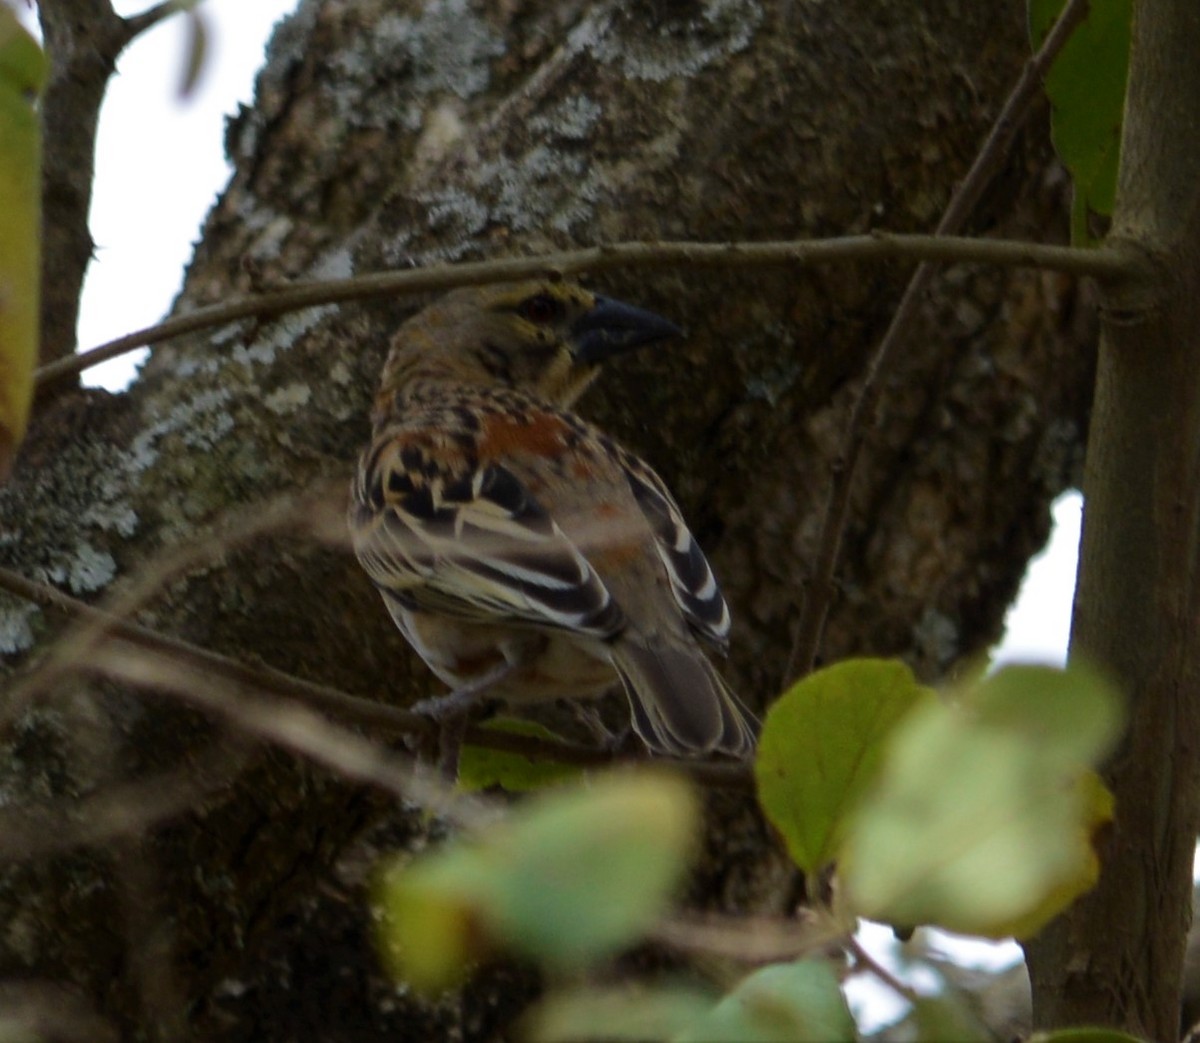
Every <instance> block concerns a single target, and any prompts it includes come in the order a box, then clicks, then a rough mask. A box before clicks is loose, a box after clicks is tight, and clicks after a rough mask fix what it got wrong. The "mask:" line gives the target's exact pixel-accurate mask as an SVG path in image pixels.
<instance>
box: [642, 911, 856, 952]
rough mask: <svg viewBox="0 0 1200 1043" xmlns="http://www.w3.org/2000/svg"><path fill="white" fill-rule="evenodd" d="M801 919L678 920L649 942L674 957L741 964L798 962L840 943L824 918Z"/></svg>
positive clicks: (841, 936) (839, 931)
mask: <svg viewBox="0 0 1200 1043" xmlns="http://www.w3.org/2000/svg"><path fill="white" fill-rule="evenodd" d="M799 916H800V919H798V920H797V919H781V918H778V917H769V916H749V917H747V916H719V915H716V914H713V915H707V916H690V917H683V916H677V917H673V918H671V919H669V920H663V921H662V922H660V923H659V924H658V925H657V926H655V927H654V929H653V930H652V931H651V932H650V938H651V939H652V940H653V941H655V942H658V943H659V944H661V945H666V946H669V947H670V948H672V949H675V950H676V951H678V952H684V953H691V954H693V955H700V956H719V957H721V958H723V959H729V960H737V961H738V962H739V963H778V962H781V961H783V960H798V959H800V958H801V957H803V956H807V955H809V954H811V953H815V952H820V951H822V950H823V949H826V948H828V947H829V946H831V945H835V944H840V943H844V942H845V940H846V932H845V929H844V928H842V927H840V926H838V925H837V924H835V923H834V922H833V920H832V919H831V918H830V917H828V916H820V915H818V914H817V913H815V912H814V911H812V910H801V911H800V914H799Z"/></svg>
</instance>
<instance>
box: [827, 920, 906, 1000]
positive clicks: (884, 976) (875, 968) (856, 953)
mask: <svg viewBox="0 0 1200 1043" xmlns="http://www.w3.org/2000/svg"><path fill="white" fill-rule="evenodd" d="M845 946H846V952H848V953H849V954H850V955H851V956H852V957H854V962H855V963H856V964H857V965H858V966H859V967H861V968H862V969H863V970H865V971H869V972H870V973H871V974H873V975H874V976H875V977H876V978H878V979H879V980H880V981H881V982H883V984H884V985H886V986H887V987H888V988H889V989H891V990H892V991H893V992H894V993H896V995H897V996H900V997H901V998H902V999H905V1000H907V1001H908V1002H909V1003H913V1004H916V1003H919V1002H920V1001H921V994H920V993H919V992H917V990H916V989H914V988H913V987H912V986H911V985H906V984H905V983H904V982H902V981H901V980H900V979H899V978H897V977H896V976H895V975H894V974H893V973H892V972H891V971H889V970H888V969H887V968H886V967H885V966H884V965H883V964H882V963H880V962H879V961H878V960H876V959H875V957H874V956H872V955H871V954H870V953H869V952H867V950H866V949H864V948H863V946H862V942H860V941H859V940H858V939H857V938H856V937H854V935H850V937H849V938H847V939H846V941H845Z"/></svg>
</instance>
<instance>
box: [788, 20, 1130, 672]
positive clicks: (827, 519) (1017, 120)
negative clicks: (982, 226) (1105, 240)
mask: <svg viewBox="0 0 1200 1043" xmlns="http://www.w3.org/2000/svg"><path fill="white" fill-rule="evenodd" d="M1087 10H1088V0H1069V2H1068V4H1067V6H1066V8H1065V9H1064V10H1063V12H1062V14H1061V15H1060V16H1059V19H1058V21H1057V22H1056V23H1055V25H1054V28H1053V29H1051V30H1050V32H1049V34H1047V36H1046V39H1045V40H1044V41H1043V42H1042V45H1041V47H1039V48H1038V51H1037V53H1036V54H1035V55H1034V56H1033V57H1032V58H1031V59H1030V60H1029V61H1028V62H1027V63H1026V65H1025V69H1024V70H1023V72H1022V73H1021V77H1020V79H1019V80H1018V81H1017V84H1016V86H1015V87H1014V88H1013V90H1012V93H1011V94H1010V95H1009V97H1008V100H1007V101H1006V102H1005V104H1004V107H1003V108H1002V109H1001V111H1000V115H999V116H998V117H997V118H996V122H995V124H994V126H993V127H992V129H991V132H990V133H989V134H988V136H987V139H986V140H985V141H984V143H983V146H982V148H981V149H980V152H979V154H978V155H977V156H976V157H975V162H974V163H972V164H971V169H970V170H969V171H968V172H967V176H966V177H965V178H963V180H962V182H961V184H960V185H959V186H958V189H957V190H956V191H955V193H954V195H953V197H952V198H951V200H950V204H949V206H947V208H946V212H945V213H944V214H943V215H942V219H941V221H939V222H938V226H937V233H936V237H935V241H937V239H938V238H941V237H943V236H952V235H954V234H956V233H957V232H959V231H960V230H961V228H962V226H963V224H964V223H965V222H966V219H967V217H968V216H969V215H970V213H971V211H972V210H974V208H975V206H976V204H977V203H978V202H979V199H980V197H981V196H982V195H983V192H984V189H985V188H986V187H987V185H988V183H989V182H990V181H991V179H992V177H993V175H994V174H995V172H996V170H998V169H999V167H1000V165H1001V164H1002V162H1003V160H1004V156H1005V155H1006V154H1007V152H1008V149H1009V147H1010V146H1011V144H1012V140H1013V137H1014V136H1015V135H1016V133H1017V130H1018V129H1019V128H1020V127H1021V125H1022V124H1023V123H1024V121H1025V119H1026V117H1027V116H1028V115H1029V111H1030V108H1031V106H1032V103H1033V100H1034V98H1035V96H1036V94H1037V91H1038V89H1039V88H1040V87H1041V84H1042V80H1043V78H1044V77H1045V75H1046V72H1047V71H1048V70H1049V68H1050V65H1051V64H1052V63H1053V61H1054V58H1055V57H1056V56H1057V54H1058V53H1059V51H1060V50H1062V47H1063V45H1064V44H1065V43H1066V42H1067V39H1068V38H1069V37H1070V35H1071V33H1072V32H1074V30H1075V28H1076V27H1077V26H1078V25H1079V24H1080V23H1081V22H1082V21H1083V20H1084V18H1085V17H1086V16H1087ZM1071 252H1078V251H1071ZM1084 252H1086V251H1084ZM1106 252H1108V251H1106ZM1111 256H1112V257H1113V259H1114V260H1115V259H1116V258H1118V257H1120V256H1123V255H1122V253H1121V252H1119V251H1118V252H1113V253H1111ZM933 275H934V269H933V267H932V265H931V264H929V263H928V261H922V263H921V264H919V265H918V266H917V270H916V271H915V272H914V273H913V275H912V278H911V279H910V280H909V283H908V286H907V288H906V289H905V291H904V296H903V297H902V298H901V299H900V304H899V305H898V306H897V308H896V312H895V314H894V315H893V316H892V321H891V324H890V325H889V326H888V329H887V332H886V333H884V335H883V339H882V340H881V341H880V343H879V347H878V348H877V349H876V350H875V354H874V356H873V357H872V358H871V360H870V362H869V364H868V366H867V372H866V374H865V376H864V377H863V382H862V386H861V388H860V389H859V393H858V398H857V399H856V400H855V402H854V405H853V407H852V408H851V411H850V419H849V422H848V424H847V431H846V438H845V442H844V444H843V446H842V451H841V456H840V459H839V460H838V462H837V465H836V466H835V467H834V468H833V473H832V481H831V486H830V492H829V500H828V502H827V505H826V509H825V516H824V519H823V520H822V523H821V535H820V538H819V540H818V544H817V557H816V562H815V565H814V568H813V576H812V579H811V580H810V582H809V584H808V587H807V590H806V592H805V597H804V607H803V610H802V612H801V613H800V620H799V623H798V625H797V628H796V636H795V639H794V640H793V643H792V651H791V654H790V655H789V657H788V665H787V674H786V676H785V678H784V680H785V682H786V681H789V680H791V679H792V678H795V677H797V676H803V675H805V674H808V673H811V672H812V670H813V668H814V667H815V665H816V662H817V657H818V654H819V652H820V648H821V639H822V636H823V634H824V631H825V620H826V618H827V616H828V614H829V607H830V604H831V603H832V601H833V594H834V582H833V574H834V570H835V568H836V566H837V562H838V559H839V557H840V554H841V546H842V537H843V536H844V534H845V531H846V521H847V518H848V517H849V512H850V493H851V490H852V488H853V484H854V474H855V470H856V467H857V464H858V459H859V455H860V453H861V451H862V447H863V444H864V442H865V441H866V436H867V431H868V430H869V429H870V427H871V425H872V424H873V422H874V419H875V411H876V408H877V406H878V405H879V399H880V396H881V394H882V392H883V386H884V381H883V374H884V373H885V372H886V370H887V369H888V366H889V365H890V364H891V362H892V359H893V357H894V356H895V354H896V350H897V347H898V345H899V344H901V343H902V342H903V341H904V340H905V338H906V337H908V335H909V334H910V333H911V331H912V328H913V325H914V323H915V321H916V318H917V313H918V311H919V309H920V306H921V302H922V301H923V299H924V297H925V294H926V292H927V291H928V289H929V285H930V283H931V282H932V281H933ZM1134 277H1136V276H1134Z"/></svg>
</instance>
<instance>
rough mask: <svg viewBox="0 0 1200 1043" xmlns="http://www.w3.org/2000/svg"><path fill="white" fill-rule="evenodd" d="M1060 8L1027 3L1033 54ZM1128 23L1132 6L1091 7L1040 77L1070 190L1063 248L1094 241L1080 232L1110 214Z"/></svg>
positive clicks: (1047, 2)
mask: <svg viewBox="0 0 1200 1043" xmlns="http://www.w3.org/2000/svg"><path fill="white" fill-rule="evenodd" d="M1064 4H1065V0H1030V3H1029V29H1030V36H1031V38H1032V40H1033V44H1034V47H1035V48H1036V47H1038V46H1040V45H1041V42H1042V40H1043V39H1044V38H1045V36H1046V34H1047V33H1048V32H1049V31H1050V28H1051V27H1052V26H1053V24H1054V22H1055V20H1056V19H1057V18H1058V16H1059V14H1060V13H1061V12H1062V9H1063V7H1064ZM1131 22H1132V0H1091V2H1090V4H1089V6H1088V15H1087V18H1086V19H1085V20H1084V22H1083V23H1082V24H1081V25H1080V26H1079V27H1078V28H1077V29H1076V30H1075V32H1074V33H1073V34H1072V36H1071V38H1070V39H1069V40H1068V41H1067V43H1066V45H1065V46H1064V47H1063V49H1062V51H1061V52H1060V53H1059V55H1058V57H1057V58H1056V59H1055V61H1054V64H1053V65H1052V66H1051V68H1050V71H1049V73H1048V74H1047V76H1046V95H1047V97H1049V99H1050V105H1051V109H1052V114H1051V121H1050V136H1051V137H1052V138H1053V140H1054V147H1055V149H1057V151H1058V154H1059V156H1060V157H1062V161H1063V163H1064V164H1065V165H1066V167H1067V169H1068V170H1069V171H1070V172H1071V177H1072V179H1073V180H1074V185H1075V199H1074V203H1073V205H1072V215H1071V241H1072V242H1073V243H1075V244H1076V245H1077V246H1083V245H1089V244H1093V243H1094V242H1095V239H1094V238H1093V237H1092V236H1091V234H1090V233H1089V231H1088V227H1087V216H1088V213H1089V212H1092V213H1097V214H1102V215H1105V216H1108V215H1111V214H1112V208H1113V201H1114V197H1115V195H1116V186H1117V164H1118V160H1119V158H1120V148H1121V119H1122V116H1123V113H1124V106H1125V86H1126V81H1127V79H1128V75H1129V44H1130V26H1131Z"/></svg>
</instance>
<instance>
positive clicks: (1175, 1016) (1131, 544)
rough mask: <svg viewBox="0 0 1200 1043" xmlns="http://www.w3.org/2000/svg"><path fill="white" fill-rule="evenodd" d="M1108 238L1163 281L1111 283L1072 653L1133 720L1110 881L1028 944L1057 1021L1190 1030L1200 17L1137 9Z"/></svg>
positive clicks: (1122, 755)
mask: <svg viewBox="0 0 1200 1043" xmlns="http://www.w3.org/2000/svg"><path fill="white" fill-rule="evenodd" d="M1133 25H1134V37H1133V51H1132V56H1131V65H1130V82H1129V94H1128V99H1127V102H1126V109H1125V114H1126V115H1125V126H1124V140H1123V142H1122V146H1121V172H1120V177H1119V181H1118V193H1117V203H1116V208H1115V212H1114V215H1113V229H1112V233H1111V237H1110V238H1111V239H1112V241H1114V242H1123V243H1126V244H1128V246H1129V247H1130V248H1131V249H1137V250H1141V251H1144V252H1145V253H1146V254H1147V255H1148V256H1150V257H1151V258H1152V259H1153V260H1154V261H1155V262H1156V264H1157V266H1158V267H1159V269H1160V271H1161V278H1160V279H1159V280H1158V281H1157V282H1156V285H1155V286H1154V288H1153V290H1151V291H1148V292H1147V291H1143V292H1140V293H1138V294H1136V295H1129V294H1125V295H1116V294H1114V295H1111V296H1110V298H1109V299H1107V300H1105V301H1104V314H1105V316H1106V318H1107V321H1105V323H1104V326H1103V334H1102V336H1101V340H1100V358H1099V371H1098V374H1097V382H1096V398H1095V405H1094V410H1093V416H1092V426H1091V433H1090V439H1089V447H1088V457H1087V468H1086V472H1085V479H1084V493H1085V499H1086V503H1087V508H1086V511H1085V514H1084V528H1083V541H1082V548H1081V557H1080V575H1079V587H1078V591H1077V594H1076V604H1075V619H1074V622H1073V625H1072V633H1071V655H1072V657H1075V656H1078V657H1081V658H1085V659H1090V660H1092V661H1093V662H1096V663H1099V664H1101V665H1102V666H1104V667H1105V668H1106V669H1108V670H1109V671H1110V672H1111V673H1112V675H1113V676H1114V677H1115V678H1116V679H1117V681H1118V682H1119V683H1120V685H1121V687H1122V688H1123V689H1124V690H1125V691H1126V692H1127V693H1128V694H1129V697H1130V706H1129V711H1130V724H1129V728H1128V731H1127V733H1126V735H1125V737H1124V740H1123V742H1122V744H1121V746H1120V748H1119V749H1118V750H1117V752H1116V754H1115V755H1114V756H1113V758H1112V761H1111V763H1110V764H1109V765H1108V767H1107V769H1106V772H1105V776H1106V780H1107V782H1108V784H1109V785H1110V787H1111V788H1112V790H1113V793H1114V795H1115V797H1116V818H1115V821H1114V825H1113V830H1112V836H1111V837H1110V838H1109V839H1108V841H1107V843H1106V845H1105V851H1104V858H1103V870H1102V873H1101V877H1100V883H1099V886H1098V887H1097V888H1096V889H1095V890H1094V891H1092V892H1091V893H1089V894H1088V895H1086V896H1085V897H1084V898H1083V899H1082V900H1081V901H1080V902H1079V903H1078V904H1077V905H1076V906H1075V907H1074V908H1073V909H1072V910H1071V911H1070V912H1069V913H1068V914H1067V915H1066V916H1064V917H1063V918H1062V919H1061V920H1059V921H1058V922H1057V923H1056V924H1055V925H1054V926H1053V928H1052V929H1051V930H1049V931H1047V932H1046V933H1045V935H1044V937H1042V938H1040V939H1038V940H1036V942H1035V944H1034V945H1033V946H1031V948H1030V952H1029V957H1030V972H1031V979H1032V984H1033V995H1034V1013H1035V1019H1036V1021H1037V1022H1038V1024H1040V1025H1042V1026H1046V1027H1049V1026H1054V1025H1067V1024H1082V1023H1087V1024H1100V1025H1111V1026H1114V1027H1117V1028H1122V1029H1124V1030H1126V1031H1128V1032H1131V1033H1134V1034H1135V1035H1137V1036H1140V1037H1144V1038H1149V1039H1158V1040H1171V1039H1176V1038H1178V1036H1179V1005H1180V975H1181V969H1182V965H1183V954H1184V948H1185V942H1186V935H1187V929H1188V920H1189V916H1190V911H1191V900H1190V896H1191V891H1192V862H1193V857H1194V850H1195V838H1196V831H1197V826H1198V825H1200V822H1198V820H1197V813H1198V810H1200V808H1198V805H1197V800H1198V796H1200V760H1198V758H1197V751H1198V750H1200V701H1198V700H1197V697H1196V693H1197V691H1200V638H1198V633H1200V632H1198V629H1197V627H1198V624H1200V564H1198V563H1200V556H1198V552H1200V544H1198V540H1200V381H1198V380H1197V376H1196V373H1197V363H1198V360H1200V333H1198V331H1200V190H1198V188H1197V185H1200V153H1198V152H1197V150H1196V149H1195V147H1194V139H1193V138H1192V137H1191V136H1190V135H1186V134H1181V133H1180V130H1181V128H1184V127H1196V126H1200V70H1198V69H1197V67H1196V63H1195V61H1194V56H1195V54H1196V50H1197V48H1200V12H1197V10H1196V9H1195V5H1193V4H1189V3H1186V2H1183V0H1166V2H1162V3H1156V4H1141V5H1139V6H1138V8H1137V15H1136V17H1135V18H1134V23H1133Z"/></svg>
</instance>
